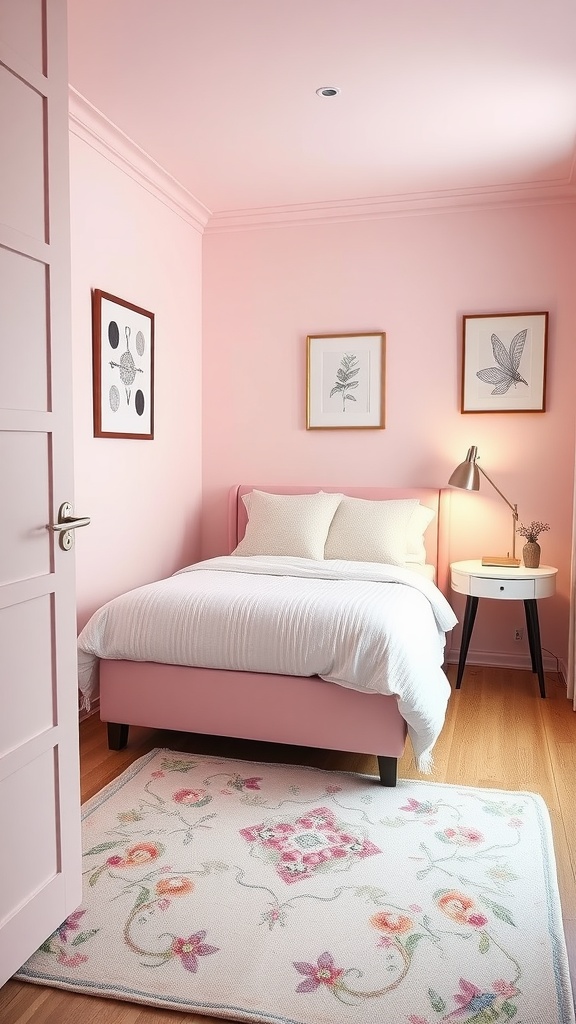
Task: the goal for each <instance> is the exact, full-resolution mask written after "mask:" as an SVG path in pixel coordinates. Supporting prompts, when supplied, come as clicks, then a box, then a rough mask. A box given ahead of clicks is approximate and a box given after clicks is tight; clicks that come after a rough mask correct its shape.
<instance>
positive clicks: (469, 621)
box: [456, 595, 478, 690]
mask: <svg viewBox="0 0 576 1024" xmlns="http://www.w3.org/2000/svg"><path fill="white" fill-rule="evenodd" d="M477 609H478V598H477V597H471V596H470V595H468V597H467V598H466V611H465V612H464V622H463V624H462V642H461V644H460V657H459V658H458V675H457V676H456V689H457V690H459V689H460V684H461V682H462V676H463V675H464V668H465V665H466V656H467V654H468V648H469V646H470V637H471V636H472V630H473V629H474V620H475V618H476V611H477Z"/></svg>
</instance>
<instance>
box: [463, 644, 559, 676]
mask: <svg viewBox="0 0 576 1024" xmlns="http://www.w3.org/2000/svg"><path fill="white" fill-rule="evenodd" d="M459 656H460V652H459V650H457V649H456V650H453V651H449V652H448V653H447V655H446V661H447V662H448V664H449V665H457V664H458V658H459ZM466 664H467V665H480V666H485V667H486V668H513V669H522V670H524V671H526V672H531V671H532V662H531V660H530V655H529V654H503V653H501V652H498V651H473V650H472V649H470V650H469V651H468V655H467V657H466ZM542 664H543V666H544V671H545V672H558V673H559V674H560V675H561V676H562V677H563V678H564V679H566V671H565V666H563V664H562V663H561V662H560V660H559V659H556V658H555V657H554V656H551V655H547V654H546V653H545V652H544V651H543V652H542Z"/></svg>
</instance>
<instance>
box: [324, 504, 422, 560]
mask: <svg viewBox="0 0 576 1024" xmlns="http://www.w3.org/2000/svg"><path fill="white" fill-rule="evenodd" d="M418 504H419V502H418V499H417V498H392V499H390V500H389V501H371V500H369V499H367V498H348V497H346V496H345V497H343V498H342V501H341V502H340V504H339V505H338V508H337V509H336V513H335V515H334V519H333V520H332V525H331V526H330V530H329V532H328V537H327V540H326V546H325V548H324V557H325V558H345V559H348V560H349V561H352V562H386V563H387V564H388V565H405V564H406V554H407V538H408V526H409V523H410V520H411V517H412V515H413V513H414V510H415V509H416V507H417V505H418Z"/></svg>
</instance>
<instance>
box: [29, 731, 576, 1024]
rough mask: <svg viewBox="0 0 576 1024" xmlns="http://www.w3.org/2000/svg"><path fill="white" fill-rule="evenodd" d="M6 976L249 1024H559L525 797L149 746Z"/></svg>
mask: <svg viewBox="0 0 576 1024" xmlns="http://www.w3.org/2000/svg"><path fill="white" fill-rule="evenodd" d="M83 829H84V901H83V903H82V905H81V906H80V907H79V908H78V910H76V911H75V912H74V913H73V914H72V915H71V916H70V917H69V918H68V919H67V920H66V921H65V922H64V923H63V924H62V926H61V927H60V928H59V929H58V931H56V932H55V933H54V934H53V935H52V936H51V937H50V938H49V939H47V940H46V942H45V943H44V944H43V946H42V947H41V948H40V949H39V950H38V951H37V952H36V953H35V954H34V956H32V957H31V958H30V960H28V961H27V963H26V964H25V965H24V966H23V967H22V968H21V970H20V971H19V972H18V974H17V975H16V977H18V978H19V979H21V980H24V981H30V982H36V983H38V984H46V985H52V986H57V987H61V988H66V989H73V990H76V991H80V992H88V993H91V994H94V995H101V996H111V997H114V998H116V999H125V1000H131V1001H133V1002H136V1003H146V1004H151V1005H154V1006H161V1007H166V1008H172V1009H179V1010H184V1011H188V1012H203V1013H206V1014H208V1015H211V1016H214V1017H224V1018H231V1019H233V1020H239V1021H258V1022H265V1024H335V1022H341V1021H342V1022H349V1024H384V1022H386V1024H438V1022H444V1021H454V1022H459V1021H464V1022H467V1024H492V1022H495V1021H498V1022H505V1021H510V1020H513V1019H514V1020H515V1022H516V1024H558V1022H561V1024H573V1022H574V1010H573V1003H572V997H571V991H570V980H569V974H568V963H567V957H566V946H565V940H564V934H563V931H562V923H561V917H560V903H559V897H558V888H557V882H556V871H555V863H554V854H553V849H552V840H551V830H550V823H549V817H548V812H547V810H546V807H545V805H544V803H543V801H542V800H541V798H540V797H539V796H536V795H534V794H531V793H510V792H503V791H500V790H494V789H488V790H480V789H471V788H467V787H464V786H449V785H439V784H434V783H431V782H426V781H408V782H399V783H398V786H397V788H395V789H385V788H383V787H381V786H380V785H379V784H378V782H377V780H376V779H373V778H371V777H367V776H358V775H353V774H348V773H337V772H326V771H321V770H319V769H315V768H300V767H293V766H286V765H275V764H258V763H252V762H246V761H238V760H228V759H223V758H215V757H207V756H204V755H202V756H200V755H194V754H180V753H179V754H176V753H173V752H171V751H169V750H154V751H152V752H151V753H150V754H148V755H146V756H145V757H143V758H141V759H140V760H139V761H136V762H135V763H134V764H133V765H132V766H131V767H130V768H129V769H128V770H127V771H125V772H124V774H123V775H121V776H120V777H119V778H118V779H116V780H115V781H114V782H113V783H111V784H110V785H108V786H107V787H106V788H105V789H103V790H102V792H101V793H99V794H98V795H97V796H96V797H94V798H93V799H92V800H91V801H90V802H89V803H88V804H86V805H85V807H84V826H83Z"/></svg>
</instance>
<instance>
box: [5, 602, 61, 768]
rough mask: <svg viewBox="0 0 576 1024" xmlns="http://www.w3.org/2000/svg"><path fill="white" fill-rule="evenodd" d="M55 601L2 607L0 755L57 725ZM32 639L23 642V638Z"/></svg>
mask: <svg viewBox="0 0 576 1024" xmlns="http://www.w3.org/2000/svg"><path fill="white" fill-rule="evenodd" d="M53 628H54V624H53V615H52V598H51V596H50V595H49V594H44V595H43V596H42V597H37V598H35V599H34V600H29V601H22V602H20V603H19V604H13V605H8V607H7V608H0V679H2V681H3V687H2V688H3V692H4V694H5V698H6V697H9V699H4V700H3V707H2V715H1V716H0V756H2V755H4V754H7V753H8V751H9V750H11V749H13V748H14V747H17V746H21V744H23V743H25V742H26V741H27V740H29V739H31V738H32V737H33V736H37V735H38V734H39V733H41V732H44V731H45V730H46V729H51V728H52V726H53V725H54V691H53V686H54V671H53V665H52V663H51V662H50V661H48V660H47V658H46V654H45V652H46V651H47V650H49V649H50V644H51V637H52V633H53ZM27 631H28V636H29V637H30V641H31V642H30V643H28V644H23V643H22V637H23V636H25V635H26V632H27Z"/></svg>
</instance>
